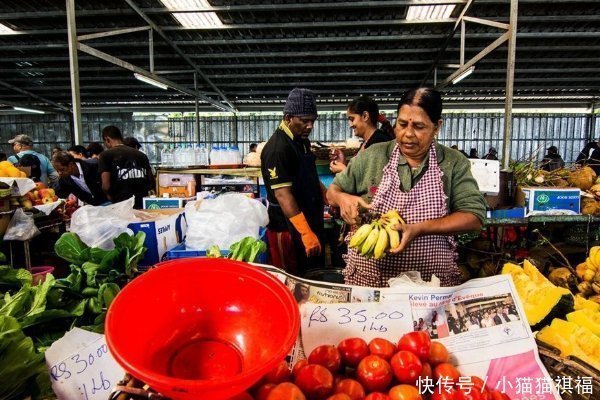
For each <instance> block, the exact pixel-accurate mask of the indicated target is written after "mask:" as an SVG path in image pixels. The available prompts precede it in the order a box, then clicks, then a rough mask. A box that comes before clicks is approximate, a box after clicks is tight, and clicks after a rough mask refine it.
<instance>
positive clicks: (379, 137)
mask: <svg viewBox="0 0 600 400" xmlns="http://www.w3.org/2000/svg"><path fill="white" fill-rule="evenodd" d="M346 116H347V118H348V124H349V125H350V129H352V131H353V133H354V135H355V136H357V137H359V138H361V139H362V140H363V142H362V144H361V146H360V149H359V152H361V151H363V150H364V149H367V148H369V147H370V146H371V145H373V144H375V143H381V142H388V141H390V140H392V139H393V132H391V130H392V129H390V132H388V131H387V130H386V129H385V127H389V128H391V126H390V125H389V122H387V120H386V119H385V116H384V115H383V114H380V113H379V105H378V104H377V103H376V102H375V100H373V99H372V98H370V97H369V96H360V97H358V98H356V99H354V100H352V102H350V104H348V107H347V108H346ZM378 122H381V124H382V127H381V129H380V128H378V127H377V123H378ZM329 158H330V163H329V169H330V170H331V172H333V173H334V174H337V173H338V172H341V171H343V170H345V169H346V165H347V164H348V160H346V158H345V157H344V153H343V152H342V151H341V150H340V149H335V150H334V151H333V152H332V153H331V155H330V157H329Z"/></svg>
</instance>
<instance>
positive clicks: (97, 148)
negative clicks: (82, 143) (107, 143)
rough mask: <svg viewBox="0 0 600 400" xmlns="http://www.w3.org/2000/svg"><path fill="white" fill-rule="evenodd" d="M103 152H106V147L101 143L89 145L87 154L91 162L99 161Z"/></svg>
mask: <svg viewBox="0 0 600 400" xmlns="http://www.w3.org/2000/svg"><path fill="white" fill-rule="evenodd" d="M103 151H104V147H103V146H102V144H101V143H98V142H92V143H90V144H88V147H87V154H88V158H89V159H90V160H97V159H98V157H99V156H100V153H102V152H103Z"/></svg>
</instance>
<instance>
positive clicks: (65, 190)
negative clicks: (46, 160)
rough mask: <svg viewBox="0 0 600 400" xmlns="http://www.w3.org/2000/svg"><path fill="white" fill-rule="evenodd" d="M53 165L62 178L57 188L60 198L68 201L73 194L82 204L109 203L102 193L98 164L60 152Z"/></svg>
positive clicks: (53, 159) (56, 155) (54, 158)
mask: <svg viewBox="0 0 600 400" xmlns="http://www.w3.org/2000/svg"><path fill="white" fill-rule="evenodd" d="M52 165H53V166H54V168H56V171H57V172H58V174H59V176H60V179H59V180H58V185H57V187H56V195H57V196H58V197H60V198H63V199H66V198H67V197H68V196H69V195H70V194H73V195H74V196H75V197H77V198H78V199H79V200H81V201H82V202H84V203H86V204H91V205H93V206H99V205H101V204H104V203H106V202H107V201H108V199H107V198H106V195H105V194H104V192H103V191H102V184H101V182H100V176H99V175H98V164H97V163H91V162H88V161H86V160H82V159H77V158H75V157H73V155H71V154H70V152H66V151H59V152H58V153H56V154H54V156H53V157H52Z"/></svg>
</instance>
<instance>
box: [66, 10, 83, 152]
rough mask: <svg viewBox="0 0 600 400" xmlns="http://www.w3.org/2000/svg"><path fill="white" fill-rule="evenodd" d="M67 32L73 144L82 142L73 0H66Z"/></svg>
mask: <svg viewBox="0 0 600 400" xmlns="http://www.w3.org/2000/svg"><path fill="white" fill-rule="evenodd" d="M67 33H68V38H69V71H70V75H71V102H72V103H73V108H72V114H73V130H74V132H73V138H74V141H75V144H83V129H82V127H81V97H80V95H79V61H78V59H77V26H76V25H75V0H67Z"/></svg>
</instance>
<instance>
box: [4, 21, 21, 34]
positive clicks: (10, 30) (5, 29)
mask: <svg viewBox="0 0 600 400" xmlns="http://www.w3.org/2000/svg"><path fill="white" fill-rule="evenodd" d="M18 33H19V32H17V31H15V30H14V29H12V28H9V27H8V26H6V25H4V24H1V23H0V35H16V34H18Z"/></svg>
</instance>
